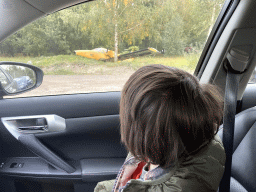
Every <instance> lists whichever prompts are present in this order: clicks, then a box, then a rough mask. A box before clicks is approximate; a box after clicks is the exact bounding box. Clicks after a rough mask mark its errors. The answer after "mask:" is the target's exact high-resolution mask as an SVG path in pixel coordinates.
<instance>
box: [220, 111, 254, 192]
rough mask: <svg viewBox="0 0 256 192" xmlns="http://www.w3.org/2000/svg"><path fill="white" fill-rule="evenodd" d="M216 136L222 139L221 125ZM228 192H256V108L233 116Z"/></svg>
mask: <svg viewBox="0 0 256 192" xmlns="http://www.w3.org/2000/svg"><path fill="white" fill-rule="evenodd" d="M218 135H219V136H220V138H221V139H223V125H221V126H220V128H219V132H218ZM231 170H232V172H231V184H230V192H246V191H256V107H252V108H249V109H247V110H245V111H242V112H240V113H238V114H237V115H236V116H235V130H234V143H233V156H232V169H231Z"/></svg>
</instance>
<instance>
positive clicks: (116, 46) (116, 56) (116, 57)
mask: <svg viewBox="0 0 256 192" xmlns="http://www.w3.org/2000/svg"><path fill="white" fill-rule="evenodd" d="M117 6H118V5H117V4H116V6H115V13H114V14H115V15H114V17H115V18H114V21H115V54H114V62H117V61H118V20H117Z"/></svg>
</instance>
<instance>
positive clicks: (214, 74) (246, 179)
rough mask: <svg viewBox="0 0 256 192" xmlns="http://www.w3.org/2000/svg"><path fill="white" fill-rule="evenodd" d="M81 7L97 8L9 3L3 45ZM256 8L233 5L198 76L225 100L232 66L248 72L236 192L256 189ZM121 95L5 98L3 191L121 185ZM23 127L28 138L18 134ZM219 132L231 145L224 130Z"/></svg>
mask: <svg viewBox="0 0 256 192" xmlns="http://www.w3.org/2000/svg"><path fill="white" fill-rule="evenodd" d="M81 3H90V2H89V1H85V0H60V1H55V0H43V1H42V0H1V1H0V42H1V41H4V39H6V38H7V37H8V36H10V35H11V34H13V33H15V32H16V31H18V30H19V29H21V28H22V27H24V26H26V25H27V24H29V23H31V22H33V21H35V20H37V19H39V18H42V17H45V16H47V15H49V14H51V13H54V12H56V11H59V10H62V9H65V8H67V7H71V6H74V5H77V4H81ZM255 10H256V1H255V0H226V1H225V3H224V5H223V8H222V10H221V12H220V14H219V16H218V18H217V20H216V23H215V25H214V27H213V29H212V31H211V33H210V35H209V38H208V39H207V42H206V45H205V47H204V49H203V52H202V55H201V57H200V59H199V62H198V64H197V67H196V69H195V71H194V75H196V76H197V77H198V78H199V79H200V82H201V83H212V84H214V85H217V86H218V87H219V88H220V89H221V90H222V92H223V96H224V93H225V89H226V88H227V87H226V79H227V78H226V77H227V69H226V65H227V63H228V62H229V63H230V65H233V64H234V65H235V66H238V68H239V67H240V66H241V70H240V73H239V75H238V76H239V80H238V81H239V86H238V84H233V86H238V87H237V105H236V111H235V113H236V116H235V126H234V141H233V151H232V167H231V175H230V178H231V184H230V191H231V192H238V191H239V192H241V191H256V185H255V183H256V163H255V161H256V160H255V159H256V153H255V150H256V142H255V139H254V138H255V137H256V131H255V130H256V128H255V127H256V124H255V122H256V107H255V106H256V97H255V95H256V85H255V84H253V83H248V82H249V79H250V77H251V76H252V74H253V72H254V69H255V67H256V57H255V50H256V11H255ZM236 53H239V54H236ZM233 57H234V58H235V59H234V60H232V58H233ZM38 73H39V72H38ZM39 82H40V80H39ZM39 84H40V83H39ZM39 84H37V86H39ZM120 95H121V93H120V92H104V93H89V94H88V93H86V94H70V95H54V96H43V97H24V98H10V99H7V98H5V97H3V99H1V100H0V109H1V110H0V118H1V123H0V149H1V150H0V154H1V155H0V177H1V180H0V191H1V192H20V191H29V192H30V191H39V192H41V191H43V192H45V191H47V192H48V191H49V192H50V191H56V192H57V191H62V192H65V191H71V192H80V191H93V190H94V187H95V186H96V184H97V182H99V181H103V180H108V179H114V178H115V177H116V175H117V173H118V171H119V169H120V167H121V166H122V164H123V162H124V159H125V157H126V155H127V151H126V149H125V147H124V145H123V144H121V142H120V132H119V101H120ZM3 96H4V95H3ZM46 121H47V123H48V128H49V130H50V131H48V132H47V133H44V132H40V131H41V130H36V131H33V130H29V129H28V127H29V126H33V125H34V123H36V125H38V126H39V128H40V129H41V128H42V126H44V125H45V122H46ZM18 126H20V127H25V128H23V129H24V131H25V132H23V133H22V132H18V131H17V130H15V129H17V127H18ZM20 127H19V128H20ZM56 127H61V130H62V131H56V130H55V128H56ZM26 131H27V132H26ZM224 132H225V131H224ZM24 133H30V134H24ZM218 134H219V136H220V137H221V139H223V125H222V126H221V127H220V129H219V132H218ZM220 191H221V190H220Z"/></svg>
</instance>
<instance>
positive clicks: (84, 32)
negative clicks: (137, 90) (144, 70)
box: [0, 0, 224, 97]
mask: <svg viewBox="0 0 256 192" xmlns="http://www.w3.org/2000/svg"><path fill="white" fill-rule="evenodd" d="M223 3H224V0H159V1H155V0H98V1H92V2H88V3H84V4H80V5H77V6H74V7H71V8H68V9H65V10H62V11H59V12H56V13H53V14H51V15H49V16H47V17H44V18H42V19H39V20H37V21H35V22H33V23H32V24H30V25H28V26H26V27H25V28H23V29H21V30H20V31H18V32H17V33H16V34H14V35H12V36H10V37H9V38H8V39H6V40H5V41H4V42H2V43H1V44H0V61H15V62H23V63H28V64H31V65H34V66H38V67H40V68H41V69H42V70H43V71H44V74H45V75H44V80H43V83H42V85H41V86H40V87H39V88H37V89H35V90H33V91H30V92H27V93H24V94H21V95H18V97H24V96H41V95H57V94H74V93H88V92H108V91H121V89H122V87H123V85H124V83H125V82H126V81H127V80H128V78H129V77H130V75H131V74H132V73H133V72H134V71H135V70H137V69H138V68H140V67H141V66H144V65H149V64H163V65H168V66H173V67H178V68H181V69H184V70H186V71H188V72H190V73H193V71H194V70H195V67H196V64H197V62H198V59H199V56H200V54H201V52H202V49H203V47H204V45H205V42H206V40H207V37H208V36H209V34H210V32H211V29H212V27H213V25H214V23H215V20H216V18H217V16H218V14H219V12H220V10H221V8H222V5H223Z"/></svg>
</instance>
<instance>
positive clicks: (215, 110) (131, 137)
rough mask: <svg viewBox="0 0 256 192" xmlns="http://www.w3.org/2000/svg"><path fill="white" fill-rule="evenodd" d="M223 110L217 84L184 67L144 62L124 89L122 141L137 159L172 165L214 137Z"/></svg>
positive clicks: (121, 106) (161, 164)
mask: <svg viewBox="0 0 256 192" xmlns="http://www.w3.org/2000/svg"><path fill="white" fill-rule="evenodd" d="M222 114H223V98H222V96H221V94H220V92H219V91H218V88H217V87H216V86H213V85H210V84H200V83H199V81H198V79H197V78H196V77H195V76H193V75H191V74H189V73H188V72H185V71H183V70H181V69H177V68H172V67H167V66H163V65H149V66H144V67H142V68H140V69H138V70H137V71H136V72H135V73H134V74H132V75H131V77H130V78H129V80H128V81H127V82H126V84H125V85H124V88H123V90H122V94H121V100H120V124H121V127H120V130H121V140H122V142H123V143H124V144H125V146H126V147H127V149H128V150H129V151H130V152H131V154H132V155H134V156H135V157H136V158H137V159H138V160H142V161H145V162H150V163H152V164H157V165H160V166H161V167H169V166H171V165H173V164H174V163H175V162H177V160H178V158H179V157H180V155H181V154H184V152H185V154H190V153H192V152H193V151H195V150H197V149H198V148H199V147H200V146H201V145H202V144H203V143H206V142H207V141H211V140H212V139H213V137H214V135H215V134H216V133H217V132H218V128H219V125H220V123H221V119H222Z"/></svg>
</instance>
